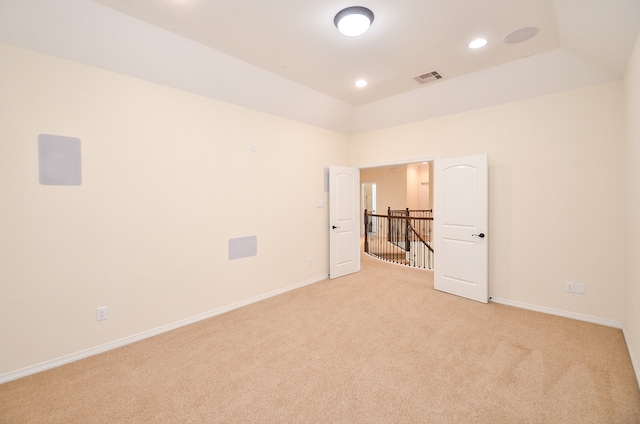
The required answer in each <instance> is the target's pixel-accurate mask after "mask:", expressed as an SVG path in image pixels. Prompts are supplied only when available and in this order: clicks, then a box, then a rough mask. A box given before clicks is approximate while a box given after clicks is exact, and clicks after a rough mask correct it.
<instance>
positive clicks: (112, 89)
mask: <svg viewBox="0 0 640 424" xmlns="http://www.w3.org/2000/svg"><path fill="white" fill-rule="evenodd" d="M0 57H2V66H1V67H0V92H1V93H2V95H1V96H0V116H2V125H0V199H2V206H1V207H0V222H2V223H3V224H2V225H1V226H0V240H1V241H0V258H2V265H1V268H2V271H1V279H2V283H1V288H2V295H0V340H2V345H3V346H4V347H5V348H4V349H0V375H2V374H5V373H8V372H10V371H15V370H18V369H20V368H23V367H29V366H33V365H34V364H38V363H40V362H42V361H50V360H53V359H55V358H59V357H62V356H65V355H69V354H72V353H76V352H80V351H83V350H85V349H89V348H93V347H96V346H100V345H102V344H105V343H109V342H112V341H114V340H118V339H121V338H125V337H129V336H131V335H135V334H138V333H140V332H144V331H148V330H150V329H154V328H157V327H160V326H163V325H167V324H169V323H174V322H177V321H179V320H182V319H186V318H189V317H193V316H196V315H198V314H201V313H206V312H207V311H212V310H215V309H216V308H220V307H224V306H227V305H232V304H234V303H235V302H239V301H243V300H246V299H249V298H251V297H254V296H258V295H263V294H265V293H269V292H272V291H275V290H278V289H282V288H283V287H287V286H290V285H294V284H299V283H302V282H305V281H311V280H317V279H318V278H323V277H326V275H327V273H328V231H327V228H328V221H329V219H328V208H316V200H324V201H325V204H328V196H327V193H325V191H324V169H325V168H326V167H328V166H329V165H345V164H346V162H347V161H346V160H345V159H346V158H347V157H348V144H347V141H348V138H347V136H345V135H341V134H337V133H334V132H330V131H327V130H321V129H318V128H316V127H311V126H309V125H305V124H300V123H296V122H293V121H290V120H286V119H282V118H278V117H274V116H271V115H267V114H264V113H260V112H255V111H251V110H248V109H243V108H241V107H236V106H232V105H229V104H225V103H221V102H218V101H214V100H211V99H208V98H205V97H199V96H196V95H191V94H187V93H185V92H181V91H178V90H174V89H170V88H166V87H163V86H159V85H155V84H152V83H147V82H143V81H140V80H137V79H134V78H129V77H125V76H121V75H118V74H114V73H110V72H106V71H101V70H97V69H95V68H91V67H87V66H83V65H78V64H75V63H72V62H67V61H64V60H60V59H56V58H52V57H49V56H44V55H41V54H37V53H33V52H29V51H26V50H21V49H17V48H13V47H9V46H6V45H0ZM212 78H213V76H212ZM40 133H48V134H57V135H65V136H73V137H78V138H80V139H81V142H82V168H83V183H82V185H81V186H79V187H61V186H42V185H39V184H38V161H37V158H38V154H37V137H38V134H40ZM252 143H255V144H256V145H257V147H258V150H257V152H252V151H251V149H250V145H251V144H252ZM250 235H256V236H257V238H258V255H257V256H255V257H251V258H246V259H241V260H236V261H229V260H228V252H227V245H228V240H229V238H235V237H242V236H250ZM307 258H313V266H311V267H309V266H308V264H307ZM284 264H286V266H283V265H284ZM103 305H107V306H108V307H109V318H108V320H107V321H103V322H99V323H97V322H96V319H95V313H96V307H99V306H103Z"/></svg>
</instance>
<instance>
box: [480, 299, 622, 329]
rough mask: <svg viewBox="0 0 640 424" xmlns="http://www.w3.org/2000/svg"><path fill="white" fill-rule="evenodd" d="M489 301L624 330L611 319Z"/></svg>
mask: <svg viewBox="0 0 640 424" xmlns="http://www.w3.org/2000/svg"><path fill="white" fill-rule="evenodd" d="M489 301H490V302H493V303H499V304H501V305H507V306H513V307H516V308H521V309H528V310H530V311H536V312H542V313H545V314H550V315H556V316H560V317H565V318H571V319H575V320H578V321H585V322H590V323H592V324H600V325H604V326H607V327H613V328H618V329H622V322H620V321H614V320H611V319H606V318H599V317H592V316H590V315H584V314H578V313H575V312H568V311H563V310H560V309H553V308H547V307H546V306H538V305H531V304H529V303H523V302H517V301H515V300H507V299H500V298H499V297H492V298H491V299H489Z"/></svg>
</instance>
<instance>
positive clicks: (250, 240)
mask: <svg viewBox="0 0 640 424" xmlns="http://www.w3.org/2000/svg"><path fill="white" fill-rule="evenodd" d="M257 254H258V237H257V236H249V237H239V238H232V239H229V260H234V259H240V258H248V257H249V256H256V255H257Z"/></svg>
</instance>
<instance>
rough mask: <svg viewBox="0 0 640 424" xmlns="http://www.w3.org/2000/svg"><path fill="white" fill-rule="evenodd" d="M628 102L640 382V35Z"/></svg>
mask: <svg viewBox="0 0 640 424" xmlns="http://www.w3.org/2000/svg"><path fill="white" fill-rule="evenodd" d="M625 88H626V95H627V96H626V100H627V102H626V105H627V142H628V144H627V151H626V153H627V169H628V170H629V173H628V175H627V185H628V187H629V190H628V193H629V197H628V206H629V207H628V209H627V225H628V228H627V230H628V231H627V241H628V243H627V246H626V247H627V250H628V264H629V280H628V285H627V288H626V291H625V296H624V298H625V299H626V305H625V306H626V308H625V311H626V315H625V321H624V324H625V325H624V331H625V337H626V340H627V345H628V346H629V351H630V353H631V357H632V360H633V363H634V366H635V370H636V376H637V377H638V380H639V381H640V119H639V117H640V35H639V36H638V39H637V40H636V45H635V49H634V53H633V56H632V57H631V60H630V63H629V67H628V69H627V72H626V75H625Z"/></svg>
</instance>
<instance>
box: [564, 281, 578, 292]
mask: <svg viewBox="0 0 640 424" xmlns="http://www.w3.org/2000/svg"><path fill="white" fill-rule="evenodd" d="M564 288H565V291H566V292H567V293H575V291H576V283H574V282H573V281H565V282H564Z"/></svg>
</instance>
